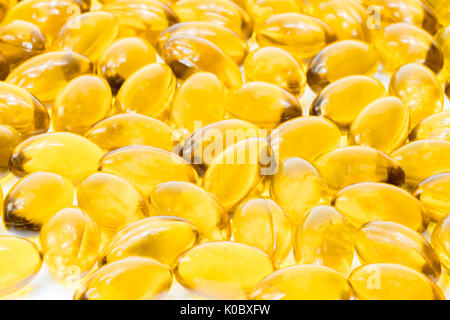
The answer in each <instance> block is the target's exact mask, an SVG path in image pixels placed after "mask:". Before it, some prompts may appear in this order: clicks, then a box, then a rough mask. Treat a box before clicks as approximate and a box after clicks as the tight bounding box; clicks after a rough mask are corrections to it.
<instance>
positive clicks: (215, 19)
mask: <svg viewBox="0 0 450 320" xmlns="http://www.w3.org/2000/svg"><path fill="white" fill-rule="evenodd" d="M172 9H173V10H174V11H175V13H176V14H177V15H178V17H179V18H180V20H181V21H182V22H186V21H204V22H211V23H214V24H217V25H220V26H223V27H225V28H227V29H230V30H231V31H233V32H234V33H236V34H237V35H239V36H240V37H242V38H248V37H249V36H250V34H251V33H252V21H251V19H250V17H249V16H248V14H247V12H245V10H244V9H242V8H241V7H239V6H238V5H236V4H235V3H233V2H232V1H229V0H207V1H205V0H179V1H177V2H176V3H175V4H174V5H173V6H172Z"/></svg>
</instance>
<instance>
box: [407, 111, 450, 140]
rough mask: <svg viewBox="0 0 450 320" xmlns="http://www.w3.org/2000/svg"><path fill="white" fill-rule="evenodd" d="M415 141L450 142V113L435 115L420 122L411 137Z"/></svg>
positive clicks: (443, 112)
mask: <svg viewBox="0 0 450 320" xmlns="http://www.w3.org/2000/svg"><path fill="white" fill-rule="evenodd" d="M409 139H410V140H411V141H414V140H428V139H431V140H445V141H449V142H450V111H442V112H438V113H436V114H433V115H431V116H429V117H427V118H425V119H424V120H422V122H420V123H419V124H418V125H417V126H416V127H415V128H414V130H412V131H411V133H410V135H409Z"/></svg>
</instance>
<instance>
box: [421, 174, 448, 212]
mask: <svg viewBox="0 0 450 320" xmlns="http://www.w3.org/2000/svg"><path fill="white" fill-rule="evenodd" d="M414 196H415V197H416V198H417V199H419V200H420V202H421V203H422V205H423V206H424V207H425V210H426V211H427V213H428V214H429V216H430V217H431V219H433V220H434V221H439V220H441V219H442V218H443V217H444V216H445V215H446V214H448V213H449V212H450V172H446V173H441V174H437V175H434V176H431V177H429V178H428V179H425V180H424V181H422V182H421V183H420V184H419V185H418V186H417V188H416V190H415V191H414Z"/></svg>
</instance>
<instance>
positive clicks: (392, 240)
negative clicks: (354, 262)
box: [356, 221, 441, 281]
mask: <svg viewBox="0 0 450 320" xmlns="http://www.w3.org/2000/svg"><path fill="white" fill-rule="evenodd" d="M356 252H357V253H358V257H359V259H360V261H361V263H363V264H370V263H398V264H402V265H405V266H408V267H410V268H412V269H415V270H417V271H419V272H422V273H423V274H425V275H426V276H428V277H429V278H430V279H431V280H434V281H437V280H438V279H439V276H440V275H441V264H440V263H439V258H438V256H437V255H436V253H435V252H434V250H433V248H432V247H431V245H430V244H429V243H428V241H427V240H426V239H425V238H424V237H422V236H421V235H420V234H419V233H417V232H415V231H414V230H411V229H410V228H408V227H405V226H403V225H401V224H398V223H395V222H390V221H370V222H368V223H366V224H364V225H363V226H362V227H361V228H360V229H359V230H358V232H357V233H356Z"/></svg>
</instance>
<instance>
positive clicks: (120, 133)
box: [86, 113, 176, 151]
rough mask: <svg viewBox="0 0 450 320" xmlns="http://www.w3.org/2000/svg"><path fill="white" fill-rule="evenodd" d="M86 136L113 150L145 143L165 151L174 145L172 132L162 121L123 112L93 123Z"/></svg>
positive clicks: (106, 148)
mask: <svg viewBox="0 0 450 320" xmlns="http://www.w3.org/2000/svg"><path fill="white" fill-rule="evenodd" d="M86 138H88V139H89V140H91V141H92V142H94V143H95V144H96V145H98V146H99V147H100V148H101V149H104V150H108V151H111V150H115V149H119V148H122V147H127V146H132V145H147V146H152V147H156V148H160V149H164V150H167V151H172V149H173V147H174V143H175V142H176V141H174V132H173V129H172V128H171V127H169V126H168V125H167V124H165V123H164V122H162V121H160V120H157V119H153V118H150V117H147V116H144V115H141V114H137V113H136V114H131V113H123V114H117V115H114V116H111V117H109V118H106V119H104V120H102V121H100V122H98V123H96V124H95V125H93V126H92V127H91V128H90V129H89V131H88V132H86Z"/></svg>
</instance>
